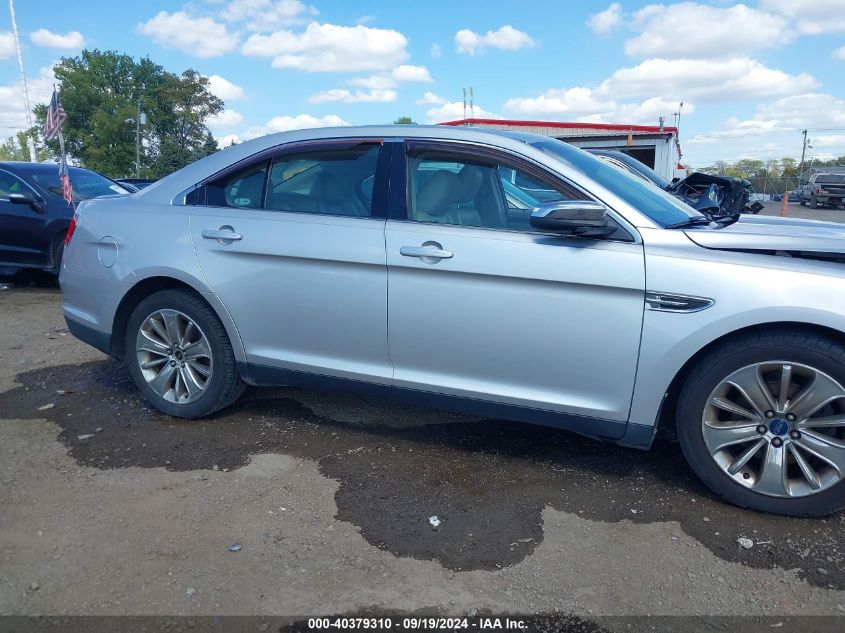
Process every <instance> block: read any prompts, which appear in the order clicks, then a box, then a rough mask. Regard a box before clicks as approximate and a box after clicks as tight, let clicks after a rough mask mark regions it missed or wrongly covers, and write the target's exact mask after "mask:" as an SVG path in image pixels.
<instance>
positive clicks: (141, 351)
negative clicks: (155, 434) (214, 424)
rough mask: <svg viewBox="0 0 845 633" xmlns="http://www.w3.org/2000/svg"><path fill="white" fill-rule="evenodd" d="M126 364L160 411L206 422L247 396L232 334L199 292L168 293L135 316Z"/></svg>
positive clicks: (129, 329) (140, 308)
mask: <svg viewBox="0 0 845 633" xmlns="http://www.w3.org/2000/svg"><path fill="white" fill-rule="evenodd" d="M125 345H126V347H125V349H126V362H127V365H128V367H129V372H130V373H131V374H132V378H133V380H134V381H135V384H136V385H137V386H138V389H140V390H141V393H142V394H143V395H144V397H145V398H146V399H147V400H148V401H149V402H150V403H151V404H152V405H153V406H154V407H155V408H156V409H158V410H159V411H161V412H163V413H166V414H167V415H172V416H175V417H180V418H200V417H203V416H206V415H209V414H211V413H214V412H215V411H218V410H220V409H223V408H224V407H227V406H229V405H230V404H232V403H233V402H234V401H235V400H237V399H238V397H240V395H241V394H242V393H243V391H244V388H245V384H244V382H243V381H242V380H241V378H240V375H239V374H238V371H237V368H236V365H235V357H234V353H233V351H232V346H231V344H230V343H229V338H228V336H227V335H226V330H225V328H224V327H223V324H222V323H221V322H220V319H219V318H218V317H217V315H216V314H215V313H214V311H213V310H212V309H211V308H210V307H209V306H208V304H206V303H205V302H204V301H203V300H202V299H200V298H199V297H198V296H196V295H195V294H194V293H192V292H189V291H185V290H178V289H176V290H163V291H161V292H157V293H155V294H153V295H150V296H149V297H147V298H146V299H144V300H143V301H141V303H139V304H138V306H137V307H136V308H135V310H134V311H133V312H132V315H131V316H130V317H129V324H128V327H127V332H126V342H125Z"/></svg>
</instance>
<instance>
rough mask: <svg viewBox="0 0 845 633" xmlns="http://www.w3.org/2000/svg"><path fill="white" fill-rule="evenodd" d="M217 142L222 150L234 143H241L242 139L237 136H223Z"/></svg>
mask: <svg viewBox="0 0 845 633" xmlns="http://www.w3.org/2000/svg"><path fill="white" fill-rule="evenodd" d="M216 140H217V147H219V148H220V149H226V148H227V147H229V146H230V145H231V144H232V143H240V142H241V137H240V136H238V135H237V134H226V135H225V136H221V137H220V138H218V139H216Z"/></svg>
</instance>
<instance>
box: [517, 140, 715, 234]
mask: <svg viewBox="0 0 845 633" xmlns="http://www.w3.org/2000/svg"><path fill="white" fill-rule="evenodd" d="M530 144H531V145H532V146H533V147H536V148H537V149H539V150H540V151H542V152H545V153H546V154H549V155H550V156H553V157H555V158H557V159H558V160H559V161H561V162H563V163H566V164H567V165H569V166H570V167H572V168H573V169H577V170H578V171H580V172H581V173H583V174H585V175H587V176H589V177H590V178H592V179H593V180H595V181H596V182H597V183H599V184H600V185H602V186H603V187H606V188H607V189H608V190H610V191H612V192H613V193H615V194H616V195H617V196H619V197H620V198H622V199H623V200H624V201H625V202H627V203H628V204H630V205H631V206H632V207H634V208H635V209H637V210H638V211H639V212H640V213H643V214H644V215H646V216H648V217H649V218H650V219H651V220H653V221H654V222H656V223H657V224H659V225H660V226H664V227H665V226H669V225H670V224H680V223H682V222H684V221H686V220H688V219H689V218H693V217H704V216H702V215H701V214H700V213H699V212H698V211H696V210H695V209H693V208H692V207H690V206H689V205H687V204H685V203H683V202H681V201H680V200H679V199H678V198H676V197H675V196H673V195H671V194H668V193H666V192H665V191H662V190H661V189H658V188H657V187H655V186H653V185H651V184H649V183H646V182H644V181H643V180H641V179H640V178H637V177H636V176H633V175H631V174H629V173H627V172H625V171H622V170H621V169H619V168H618V167H614V166H612V165H610V164H608V163H606V162H604V161H602V160H601V159H600V158H598V157H597V156H593V155H592V154H588V153H587V152H584V151H582V150H579V149H577V148H576V147H573V146H571V145H568V144H567V143H564V142H563V141H558V140H556V139H548V140H545V139H544V140H542V141H531V142H530Z"/></svg>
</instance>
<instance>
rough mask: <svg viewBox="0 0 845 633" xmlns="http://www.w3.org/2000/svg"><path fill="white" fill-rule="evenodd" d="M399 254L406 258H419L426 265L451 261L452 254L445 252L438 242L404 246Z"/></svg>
mask: <svg viewBox="0 0 845 633" xmlns="http://www.w3.org/2000/svg"><path fill="white" fill-rule="evenodd" d="M399 254H400V255H404V256H405V257H419V258H420V259H421V260H422V261H423V262H425V263H426V264H436V263H437V262H439V261H440V260H441V259H451V257H452V253H451V252H450V251H444V250H443V247H442V246H441V245H440V244H438V243H437V242H423V243H422V245H421V246H403V247H401V248H400V249H399Z"/></svg>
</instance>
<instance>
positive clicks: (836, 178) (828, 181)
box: [816, 174, 845, 185]
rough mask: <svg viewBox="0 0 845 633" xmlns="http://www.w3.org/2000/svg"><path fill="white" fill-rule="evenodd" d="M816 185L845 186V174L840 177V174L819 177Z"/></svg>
mask: <svg viewBox="0 0 845 633" xmlns="http://www.w3.org/2000/svg"><path fill="white" fill-rule="evenodd" d="M816 184H818V185H845V174H843V175H841V176H840V175H838V174H831V175H826V176H819V177H818V178H816Z"/></svg>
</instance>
